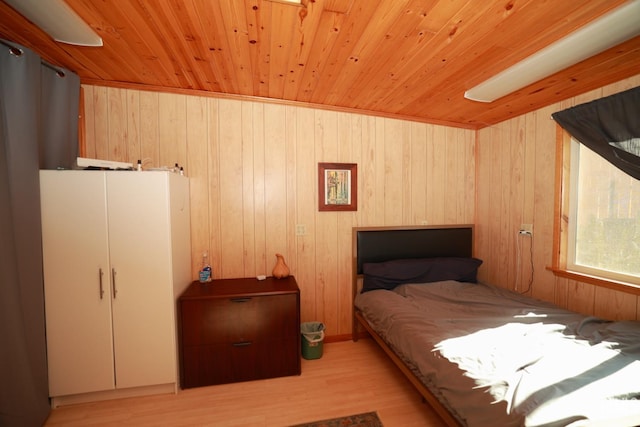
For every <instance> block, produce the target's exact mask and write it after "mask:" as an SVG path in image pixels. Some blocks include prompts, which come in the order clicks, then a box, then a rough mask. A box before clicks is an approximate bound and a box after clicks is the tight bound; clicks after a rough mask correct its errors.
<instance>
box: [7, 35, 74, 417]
mask: <svg viewBox="0 0 640 427" xmlns="http://www.w3.org/2000/svg"><path fill="white" fill-rule="evenodd" d="M43 69H46V70H50V68H49V67H44V66H43V65H42V64H41V58H40V57H39V56H38V55H36V54H35V53H33V52H31V51H30V50H28V49H26V48H23V47H21V46H19V45H16V44H14V43H11V42H6V41H4V40H0V236H1V238H0V426H3V427H5V426H20V427H23V426H27V427H29V426H41V425H42V424H43V423H44V422H45V420H46V418H47V416H48V415H49V408H50V406H49V405H50V404H49V397H48V396H49V386H48V381H47V359H46V341H45V311H44V310H45V307H44V290H43V273H42V234H41V233H42V232H41V223H40V180H39V169H40V164H41V162H43V159H42V158H41V153H45V152H49V151H50V147H47V149H46V150H44V149H43V147H42V146H43V144H45V143H46V144H49V142H48V140H46V141H45V139H43V136H44V135H48V134H53V133H55V132H56V131H55V130H50V129H47V128H45V127H43V124H44V123H46V122H47V121H48V122H50V121H51V120H47V121H45V120H42V118H43V116H46V115H47V114H48V113H47V105H45V103H43V102H42V101H43V98H44V97H45V96H44V93H45V91H44V90H43V87H44V86H46V85H44V84H43V80H46V78H43ZM65 74H67V75H73V73H71V72H68V71H65ZM75 84H76V85H77V86H78V87H77V89H76V93H79V81H77V78H76V83H75ZM51 93H54V92H53V91H52V92H51ZM73 96H75V95H73V94H72V95H67V98H68V99H69V101H64V102H67V103H72V101H70V99H71V98H72V97H73ZM56 97H57V95H56ZM63 99H64V97H63ZM47 102H49V101H47ZM64 102H63V104H64ZM76 104H78V101H77V100H76ZM52 106H53V107H52V108H54V109H58V108H63V107H61V106H60V105H59V104H54V103H52ZM77 111H78V105H76V107H75V111H74V112H72V113H71V114H72V117H74V118H75V121H76V122H77ZM65 114H66V116H65ZM69 114H70V113H69V111H68V110H67V111H66V113H65V112H64V111H62V112H60V115H58V116H57V117H58V119H55V120H62V121H65V122H66V124H65V125H64V126H66V127H68V128H70V129H71V130H72V131H73V132H72V133H75V137H73V136H71V137H70V139H71V141H72V142H71V143H74V141H75V144H76V145H77V125H76V126H75V130H74V128H73V124H71V123H70V119H69ZM65 144H69V142H65ZM53 152H54V153H59V152H63V154H62V155H59V154H56V157H57V158H65V159H66V158H67V157H69V154H67V153H68V152H69V149H68V148H60V146H58V148H57V149H54V150H53ZM43 164H49V163H48V162H47V161H46V159H44V163H43ZM51 164H52V165H53V167H57V166H63V167H70V166H72V165H71V164H68V163H67V160H65V161H64V162H63V163H62V162H61V161H58V160H56V161H54V162H53V163H51Z"/></svg>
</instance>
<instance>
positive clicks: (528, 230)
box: [520, 224, 533, 236]
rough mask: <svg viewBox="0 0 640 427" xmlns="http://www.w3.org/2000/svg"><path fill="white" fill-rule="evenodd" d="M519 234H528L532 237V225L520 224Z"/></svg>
mask: <svg viewBox="0 0 640 427" xmlns="http://www.w3.org/2000/svg"><path fill="white" fill-rule="evenodd" d="M520 234H528V235H530V236H533V224H521V225H520Z"/></svg>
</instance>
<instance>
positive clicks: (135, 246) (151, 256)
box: [107, 172, 176, 388]
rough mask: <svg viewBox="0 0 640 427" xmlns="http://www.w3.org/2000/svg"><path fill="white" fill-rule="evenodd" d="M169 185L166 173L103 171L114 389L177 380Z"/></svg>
mask: <svg viewBox="0 0 640 427" xmlns="http://www.w3.org/2000/svg"><path fill="white" fill-rule="evenodd" d="M167 183H168V179H167V174H166V173H164V172H144V173H139V172H113V173H108V174H107V200H108V206H109V215H108V222H109V248H110V256H111V267H112V269H113V272H114V278H115V280H114V284H113V286H114V289H115V298H114V299H113V302H112V304H113V309H112V311H113V329H114V334H113V337H114V347H115V359H116V360H115V369H116V387H117V388H125V387H134V386H144V385H152V384H164V383H171V382H175V381H176V346H175V320H174V308H173V294H172V267H171V261H172V260H171V240H170V220H169V188H168V184H167Z"/></svg>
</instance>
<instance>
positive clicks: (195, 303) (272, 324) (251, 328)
mask: <svg viewBox="0 0 640 427" xmlns="http://www.w3.org/2000/svg"><path fill="white" fill-rule="evenodd" d="M296 302H297V296H296V295H295V294H284V295H269V296H252V297H238V298H212V299H206V300H192V301H183V302H182V303H181V310H182V322H183V323H182V334H183V335H182V342H183V345H185V346H192V345H212V344H222V343H237V342H242V341H251V342H257V341H264V340H273V339H279V337H291V336H292V335H295V334H299V333H300V332H299V331H297V330H295V329H296V325H297V319H298V313H297V304H296Z"/></svg>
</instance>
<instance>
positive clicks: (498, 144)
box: [476, 75, 640, 319]
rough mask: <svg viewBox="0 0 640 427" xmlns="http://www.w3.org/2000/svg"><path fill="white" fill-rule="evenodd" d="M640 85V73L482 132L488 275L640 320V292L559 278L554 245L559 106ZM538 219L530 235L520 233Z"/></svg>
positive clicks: (482, 252) (585, 309) (480, 225)
mask: <svg viewBox="0 0 640 427" xmlns="http://www.w3.org/2000/svg"><path fill="white" fill-rule="evenodd" d="M636 86H640V75H639V76H636V77H634V78H631V79H627V80H624V81H622V82H620V83H617V84H614V85H610V86H606V87H604V88H601V89H598V90H595V91H592V92H589V93H587V94H584V95H582V96H579V97H575V98H571V99H569V100H567V101H565V102H562V103H557V104H554V105H552V106H550V107H547V108H543V109H540V110H537V111H534V112H532V113H529V114H525V115H523V116H520V117H517V118H515V119H512V120H508V121H505V122H502V123H499V124H498V125H494V126H491V127H487V128H484V129H482V130H480V131H478V134H477V165H476V171H477V181H476V187H477V190H478V193H477V205H476V255H477V256H478V257H480V258H482V259H483V260H484V266H483V267H482V268H481V270H480V272H479V278H480V279H481V280H483V281H487V282H490V283H495V284H497V285H499V286H502V287H506V288H509V289H517V290H518V291H520V292H524V291H525V290H527V288H528V282H529V278H530V277H531V276H530V274H531V267H530V261H531V260H533V269H534V275H533V284H532V286H531V289H530V294H531V295H533V296H534V297H537V298H540V299H544V300H547V301H552V302H555V303H557V304H559V305H561V306H564V307H567V308H569V309H572V310H575V311H578V312H582V313H585V314H594V315H597V316H602V317H605V318H611V319H640V300H639V298H640V297H637V296H635V295H632V294H629V293H625V292H619V291H615V290H611V289H607V288H603V287H597V286H593V285H590V284H586V283H581V282H577V281H574V280H568V279H563V278H556V277H555V276H554V274H553V273H551V272H550V271H548V270H547V269H546V268H547V267H549V266H551V261H552V248H553V220H554V218H553V215H554V197H555V195H554V191H555V190H554V183H555V181H554V177H555V165H556V163H555V161H556V159H555V147H556V124H555V121H554V120H553V119H552V118H551V114H552V113H553V112H555V111H559V110H563V109H565V108H569V107H571V106H574V105H578V104H582V103H585V102H588V101H591V100H594V99H597V98H601V97H603V96H608V95H611V94H614V93H617V92H621V91H623V90H626V89H630V88H632V87H636ZM521 224H533V238H530V237H527V236H520V235H518V230H519V229H520V225H521Z"/></svg>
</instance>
